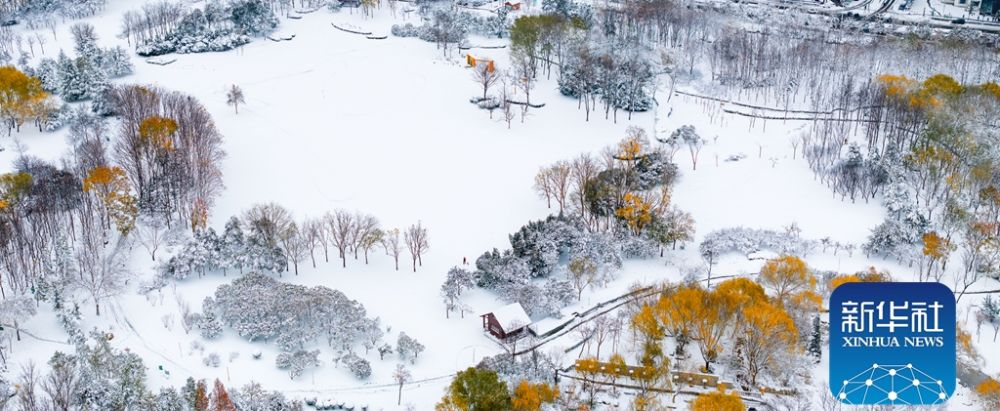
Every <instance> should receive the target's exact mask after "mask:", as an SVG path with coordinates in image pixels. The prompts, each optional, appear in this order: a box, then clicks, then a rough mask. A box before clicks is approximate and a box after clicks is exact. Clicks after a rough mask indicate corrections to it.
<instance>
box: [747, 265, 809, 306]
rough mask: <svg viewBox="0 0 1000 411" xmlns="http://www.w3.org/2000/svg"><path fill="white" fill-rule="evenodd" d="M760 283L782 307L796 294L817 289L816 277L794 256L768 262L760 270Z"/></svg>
mask: <svg viewBox="0 0 1000 411" xmlns="http://www.w3.org/2000/svg"><path fill="white" fill-rule="evenodd" d="M759 281H760V284H761V285H762V286H764V288H765V289H768V290H770V291H771V292H772V293H773V295H772V296H773V297H774V298H775V299H776V300H777V301H778V302H779V303H780V304H782V305H784V304H786V303H788V302H789V300H790V299H791V297H792V296H793V295H795V294H798V293H802V292H809V291H813V292H814V291H815V289H816V276H814V275H813V274H812V273H811V272H810V271H809V267H808V266H806V263H805V261H802V259H800V258H798V257H796V256H793V255H785V256H781V257H778V258H774V259H771V260H768V261H767V263H765V264H764V267H763V268H761V269H760V279H759Z"/></svg>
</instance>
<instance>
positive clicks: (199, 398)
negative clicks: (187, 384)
mask: <svg viewBox="0 0 1000 411" xmlns="http://www.w3.org/2000/svg"><path fill="white" fill-rule="evenodd" d="M206 391H207V390H206V388H205V380H198V384H197V385H195V389H194V401H193V403H192V405H193V407H192V408H193V409H194V411H208V394H207V393H206Z"/></svg>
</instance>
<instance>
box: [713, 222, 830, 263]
mask: <svg viewBox="0 0 1000 411" xmlns="http://www.w3.org/2000/svg"><path fill="white" fill-rule="evenodd" d="M816 244H817V242H816V241H813V240H808V239H804V238H802V237H801V236H800V234H799V230H798V228H797V227H796V226H794V225H792V226H790V227H789V228H787V229H785V230H784V231H775V230H766V229H756V228H746V227H731V228H723V229H721V230H716V231H713V232H711V233H708V235H706V236H705V239H704V240H703V241H702V242H701V245H700V246H699V248H700V249H701V251H702V254H709V253H711V254H712V255H714V256H719V255H722V254H725V253H729V252H739V253H741V254H743V255H746V256H750V255H751V254H753V253H756V252H759V251H773V252H775V253H780V254H789V255H796V256H805V255H808V254H809V253H810V252H811V251H812V250H813V249H814V248H815V247H816Z"/></svg>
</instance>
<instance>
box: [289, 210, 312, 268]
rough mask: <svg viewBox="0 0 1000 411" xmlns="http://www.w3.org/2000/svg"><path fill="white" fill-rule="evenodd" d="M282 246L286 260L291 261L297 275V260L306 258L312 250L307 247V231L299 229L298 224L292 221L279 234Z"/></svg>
mask: <svg viewBox="0 0 1000 411" xmlns="http://www.w3.org/2000/svg"><path fill="white" fill-rule="evenodd" d="M281 243H282V248H284V249H285V254H286V255H287V257H288V260H287V261H290V262H291V263H292V267H293V268H294V270H295V275H299V262H301V261H302V260H305V259H306V256H307V255H309V254H310V253H311V252H312V251H311V249H310V247H309V238H308V233H305V232H303V231H302V230H300V229H299V226H298V225H297V224H295V223H292V224H291V225H290V226H289V227H288V229H287V230H286V231H285V233H283V235H282V236H281Z"/></svg>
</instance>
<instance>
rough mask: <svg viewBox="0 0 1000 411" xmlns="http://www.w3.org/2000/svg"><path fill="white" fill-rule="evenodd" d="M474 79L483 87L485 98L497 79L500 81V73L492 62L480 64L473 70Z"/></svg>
mask: <svg viewBox="0 0 1000 411" xmlns="http://www.w3.org/2000/svg"><path fill="white" fill-rule="evenodd" d="M472 79H473V80H475V82H476V83H477V84H479V86H480V87H482V88H483V100H485V99H486V95H487V94H488V93H489V91H490V87H493V85H494V84H496V83H497V81H500V73H497V71H496V70H495V69H494V67H493V65H491V64H478V65H476V67H474V69H473V70H472Z"/></svg>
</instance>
